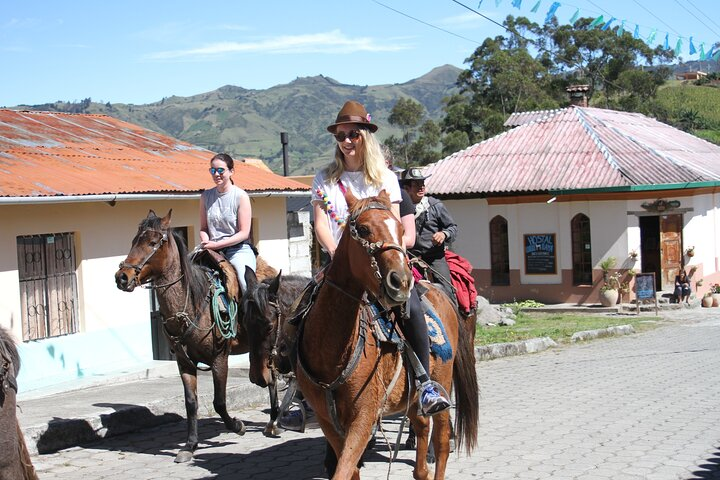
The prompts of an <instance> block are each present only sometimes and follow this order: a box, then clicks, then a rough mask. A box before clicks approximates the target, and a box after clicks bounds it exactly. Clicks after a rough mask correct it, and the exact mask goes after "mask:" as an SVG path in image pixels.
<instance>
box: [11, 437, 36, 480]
mask: <svg viewBox="0 0 720 480" xmlns="http://www.w3.org/2000/svg"><path fill="white" fill-rule="evenodd" d="M15 425H16V426H17V440H18V453H19V456H20V463H21V465H22V472H23V480H38V476H37V473H36V472H35V467H34V466H33V464H32V460H31V458H30V452H29V451H28V448H27V444H26V443H25V436H24V435H23V432H22V429H21V428H20V424H19V423H16V424H15Z"/></svg>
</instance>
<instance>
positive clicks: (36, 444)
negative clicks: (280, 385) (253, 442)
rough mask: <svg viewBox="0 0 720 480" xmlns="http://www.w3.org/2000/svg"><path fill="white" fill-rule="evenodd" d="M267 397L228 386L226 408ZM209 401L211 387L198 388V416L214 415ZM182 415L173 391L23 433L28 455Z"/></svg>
mask: <svg viewBox="0 0 720 480" xmlns="http://www.w3.org/2000/svg"><path fill="white" fill-rule="evenodd" d="M178 382H179V380H178ZM267 398H268V394H267V391H265V390H264V389H261V388H259V387H257V386H255V385H253V384H251V383H249V382H248V383H247V384H243V385H239V386H233V387H230V386H229V387H228V389H227V394H226V403H227V408H228V411H230V412H233V411H237V410H243V409H246V408H250V407H254V406H256V405H260V404H262V403H267ZM212 402H213V391H212V389H210V391H208V392H207V393H202V392H198V419H200V418H206V417H213V416H217V414H216V413H215V410H214V408H213V406H212ZM185 417H186V413H185V399H184V397H183V395H177V396H174V397H171V398H165V399H162V400H157V401H151V402H149V403H147V404H146V405H142V406H140V405H128V406H124V407H119V408H118V407H117V406H115V407H114V408H108V409H107V412H106V413H98V414H92V415H87V416H85V417H78V418H69V419H53V420H50V421H49V422H48V423H47V424H45V425H35V426H29V427H24V428H23V434H24V435H25V442H26V444H27V447H28V450H29V452H30V455H38V454H43V453H52V452H56V451H58V450H62V449H65V448H70V447H76V446H78V445H82V444H86V443H91V442H96V441H98V440H102V439H103V438H107V437H113V436H116V435H121V434H124V433H130V432H135V431H138V430H142V429H145V428H149V427H156V426H159V425H163V424H167V423H174V422H179V421H185Z"/></svg>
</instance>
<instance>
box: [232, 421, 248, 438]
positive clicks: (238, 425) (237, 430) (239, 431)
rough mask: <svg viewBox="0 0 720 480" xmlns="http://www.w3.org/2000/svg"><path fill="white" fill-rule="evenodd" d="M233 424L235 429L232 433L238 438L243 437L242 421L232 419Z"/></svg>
mask: <svg viewBox="0 0 720 480" xmlns="http://www.w3.org/2000/svg"><path fill="white" fill-rule="evenodd" d="M233 422H234V423H235V428H233V429H232V431H233V432H235V433H237V434H238V435H240V436H243V435H245V424H244V423H243V422H242V420H238V419H237V418H233Z"/></svg>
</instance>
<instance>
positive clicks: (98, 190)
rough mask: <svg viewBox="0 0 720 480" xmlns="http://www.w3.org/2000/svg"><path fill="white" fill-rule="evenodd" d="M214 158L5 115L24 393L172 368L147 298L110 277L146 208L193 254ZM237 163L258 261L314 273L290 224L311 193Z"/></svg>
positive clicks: (6, 218) (125, 127) (142, 134)
mask: <svg viewBox="0 0 720 480" xmlns="http://www.w3.org/2000/svg"><path fill="white" fill-rule="evenodd" d="M213 155H214V153H213V152H210V151H208V150H205V149H202V148H199V147H196V146H193V145H190V144H188V143H185V142H181V141H178V140H175V139H173V138H170V137H167V136H164V135H160V134H158V133H155V132H152V131H150V130H147V129H145V128H143V127H139V126H137V125H133V124H130V123H126V122H123V121H120V120H117V119H115V118H112V117H108V116H105V115H80V114H60V113H48V112H21V111H11V110H0V223H1V224H2V225H3V228H2V235H0V252H2V253H0V288H1V289H2V291H3V292H4V294H3V296H2V298H1V299H0V324H2V325H3V326H6V327H9V328H10V330H11V331H12V333H13V334H14V336H15V337H16V338H18V339H22V340H23V343H22V344H21V345H20V352H21V356H22V361H23V365H24V367H25V368H23V369H22V371H21V379H20V381H19V382H18V383H19V385H20V388H21V389H22V390H32V389H34V388H39V387H44V386H47V385H48V384H54V383H59V382H63V381H71V380H75V379H78V378H81V377H90V376H93V375H98V374H102V373H103V372H107V371H109V370H120V369H133V368H137V367H138V366H141V365H143V364H144V363H146V362H150V361H152V360H153V359H163V358H166V357H165V356H166V355H167V354H168V351H167V345H166V343H165V340H164V339H163V338H162V334H161V333H160V330H161V325H160V324H159V322H158V320H157V319H156V318H155V317H153V311H152V310H153V303H152V299H151V295H150V293H148V291H146V290H142V289H137V290H136V291H135V292H133V293H126V292H121V291H120V290H118V289H117V288H116V287H115V282H114V278H113V275H114V273H115V271H116V270H117V266H118V264H119V262H120V261H122V260H123V259H124V258H125V257H126V255H127V254H128V251H129V249H130V245H131V241H132V238H133V237H134V235H135V233H136V232H137V226H138V224H139V223H140V221H141V220H142V219H144V218H145V217H146V215H147V213H148V210H149V209H153V210H155V211H156V212H157V213H158V214H159V215H164V214H166V213H167V212H168V211H169V210H170V209H172V211H173V215H172V224H173V225H172V226H173V227H174V228H175V229H179V230H180V231H181V232H183V234H184V236H185V238H186V239H187V241H188V243H189V246H190V248H193V247H194V246H195V245H196V244H197V242H198V240H199V233H198V232H199V228H200V226H199V215H198V211H199V197H200V193H201V191H202V190H204V189H205V188H209V187H212V186H213V183H212V180H211V178H210V175H209V174H208V166H209V161H210V158H211V157H212V156H213ZM237 160H238V161H236V163H235V175H234V177H233V178H234V181H235V183H236V184H237V185H238V186H240V187H241V188H243V189H245V190H246V191H247V192H248V194H249V195H250V198H251V202H252V207H253V219H252V236H253V241H254V243H255V245H256V246H257V248H258V250H259V251H260V254H261V255H262V256H263V257H264V258H265V259H266V260H267V261H268V262H269V263H270V264H271V265H274V266H275V267H277V268H279V269H282V270H283V272H293V271H294V272H297V273H306V274H309V273H310V257H309V243H310V242H309V241H308V240H307V239H305V254H304V259H303V258H302V255H301V254H300V248H299V247H298V245H297V244H295V243H294V239H293V238H291V237H292V235H289V234H288V219H287V217H286V215H285V212H286V200H287V199H289V198H290V199H292V198H296V197H302V198H306V197H307V196H308V193H309V188H308V187H307V186H306V185H303V184H301V183H298V182H296V181H294V180H291V179H288V178H284V177H281V176H278V175H276V174H274V173H272V172H271V171H270V170H269V169H267V168H258V166H261V165H259V164H258V166H255V165H253V164H251V163H255V164H257V162H258V161H255V162H248V163H243V162H242V161H241V160H240V159H237ZM261 167H262V166H261ZM300 227H301V230H302V227H303V226H300ZM295 230H297V228H295ZM305 231H306V232H307V231H309V226H307V225H305ZM298 234H299V235H302V232H300V233H298ZM290 250H293V253H292V256H293V257H295V258H291V253H290ZM301 260H304V265H303V264H302V262H301ZM151 318H154V319H153V320H151Z"/></svg>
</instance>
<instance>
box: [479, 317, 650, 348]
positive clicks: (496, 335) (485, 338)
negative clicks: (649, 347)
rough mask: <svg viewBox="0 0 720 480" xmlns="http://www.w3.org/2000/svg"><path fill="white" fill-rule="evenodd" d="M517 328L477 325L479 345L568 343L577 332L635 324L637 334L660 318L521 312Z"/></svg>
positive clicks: (515, 326)
mask: <svg viewBox="0 0 720 480" xmlns="http://www.w3.org/2000/svg"><path fill="white" fill-rule="evenodd" d="M515 321H516V323H515V325H513V326H511V327H506V326H492V327H489V326H485V325H478V326H477V329H476V333H475V344H476V345H489V344H492V343H506V342H517V341H520V340H528V339H530V338H538V337H550V338H552V339H553V340H555V341H556V342H558V343H568V342H569V341H570V337H572V335H573V333H575V332H582V331H584V330H598V329H602V328H607V327H616V326H618V325H632V326H633V328H635V331H636V332H640V331H646V330H650V329H652V328H654V327H655V326H657V325H658V324H659V322H660V321H661V318H660V317H645V316H643V317H636V316H623V317H617V316H609V315H593V314H578V313H543V312H518V313H517V317H516V319H515Z"/></svg>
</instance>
